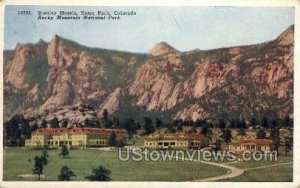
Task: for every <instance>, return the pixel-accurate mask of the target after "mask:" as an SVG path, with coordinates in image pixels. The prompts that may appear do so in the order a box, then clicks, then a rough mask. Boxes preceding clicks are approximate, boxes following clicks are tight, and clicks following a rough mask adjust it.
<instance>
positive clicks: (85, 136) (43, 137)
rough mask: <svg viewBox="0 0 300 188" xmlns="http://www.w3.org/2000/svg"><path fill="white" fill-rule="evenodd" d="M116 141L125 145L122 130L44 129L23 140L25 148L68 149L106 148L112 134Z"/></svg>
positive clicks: (125, 140)
mask: <svg viewBox="0 0 300 188" xmlns="http://www.w3.org/2000/svg"><path fill="white" fill-rule="evenodd" d="M113 132H114V133H115V134H116V136H117V138H118V139H122V140H123V141H124V143H127V133H126V131H125V130H122V129H99V128H71V129H68V128H45V129H38V130H36V131H34V132H33V133H32V134H31V139H26V140H25V147H32V148H45V147H47V148H59V147H61V146H63V145H66V146H68V147H70V148H86V147H103V146H108V144H107V140H108V138H109V136H110V135H111V134H112V133H113Z"/></svg>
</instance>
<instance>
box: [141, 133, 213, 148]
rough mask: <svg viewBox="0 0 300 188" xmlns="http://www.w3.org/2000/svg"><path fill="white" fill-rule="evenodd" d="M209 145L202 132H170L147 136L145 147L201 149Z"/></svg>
mask: <svg viewBox="0 0 300 188" xmlns="http://www.w3.org/2000/svg"><path fill="white" fill-rule="evenodd" d="M208 145H209V139H208V138H207V137H206V136H204V135H202V134H193V133H170V134H153V135H149V136H148V137H146V138H145V145H144V146H145V147H146V148H150V149H200V148H203V147H206V146H208Z"/></svg>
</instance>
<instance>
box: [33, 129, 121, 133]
mask: <svg viewBox="0 0 300 188" xmlns="http://www.w3.org/2000/svg"><path fill="white" fill-rule="evenodd" d="M112 132H115V133H116V134H126V131H125V130H123V129H99V128H71V129H68V128H45V129H37V130H36V131H34V132H33V134H60V133H97V134H111V133H112Z"/></svg>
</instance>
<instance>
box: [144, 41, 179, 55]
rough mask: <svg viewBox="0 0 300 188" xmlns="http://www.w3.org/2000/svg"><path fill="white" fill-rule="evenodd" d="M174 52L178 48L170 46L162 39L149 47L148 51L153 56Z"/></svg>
mask: <svg viewBox="0 0 300 188" xmlns="http://www.w3.org/2000/svg"><path fill="white" fill-rule="evenodd" d="M176 52H178V50H176V49H175V48H174V47H172V46H171V45H169V44H168V43H166V42H163V41H162V42H159V43H157V44H155V45H154V46H153V47H152V48H151V50H150V52H149V53H150V54H151V55H153V56H158V55H162V54H167V53H176Z"/></svg>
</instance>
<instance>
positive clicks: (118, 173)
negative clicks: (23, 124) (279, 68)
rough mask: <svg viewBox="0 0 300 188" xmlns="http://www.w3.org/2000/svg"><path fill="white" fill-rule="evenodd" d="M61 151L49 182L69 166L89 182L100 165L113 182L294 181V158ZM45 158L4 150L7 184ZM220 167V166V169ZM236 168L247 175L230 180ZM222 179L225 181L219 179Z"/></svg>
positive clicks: (52, 161) (52, 154)
mask: <svg viewBox="0 0 300 188" xmlns="http://www.w3.org/2000/svg"><path fill="white" fill-rule="evenodd" d="M59 153H60V150H48V154H49V164H48V165H46V166H45V169H44V175H45V179H46V180H47V181H57V176H58V174H59V170H60V168H61V167H62V166H64V165H66V166H68V167H69V168H70V169H71V170H72V171H73V172H74V173H75V174H76V177H74V178H73V179H72V180H74V181H85V180H86V179H84V177H85V176H86V175H89V174H90V173H91V171H92V169H93V168H96V167H98V166H99V165H102V166H104V167H105V168H108V169H110V170H111V175H110V177H111V178H112V181H201V180H204V181H232V182H236V181H237V182H238V181H275V182H276V181H280V182H281V181H282V182H287V181H292V179H293V178H292V177H293V173H292V172H293V162H292V161H293V157H292V156H280V157H279V158H278V161H273V162H265V161H260V162H255V161H249V162H244V161H235V162H223V163H221V162H220V163H215V162H212V163H214V164H213V165H212V164H209V162H208V163H203V162H199V161H196V160H194V161H184V162H182V161H176V160H172V161H167V162H163V161H157V162H154V161H140V162H135V161H132V160H129V161H125V162H122V161H120V160H119V159H118V152H116V151H105V150H98V149H97V150H93V149H85V150H80V149H77V150H71V151H70V157H69V158H65V159H64V158H61V157H59V156H58V154H59ZM36 155H41V150H33V149H24V148H4V159H3V161H4V164H3V166H4V170H3V180H4V181H24V180H25V179H22V178H20V177H19V176H20V175H26V174H32V168H33V165H34V160H33V158H34V157H35V156H36ZM218 164H220V165H219V166H218ZM222 164H225V165H227V167H228V166H229V167H233V168H232V169H234V168H236V169H238V171H243V172H244V173H243V174H237V175H238V176H236V177H233V176H232V177H233V178H228V177H230V176H226V174H232V173H233V172H232V170H230V169H229V168H226V167H225V168H224V166H222ZM218 177H222V178H221V179H218Z"/></svg>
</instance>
